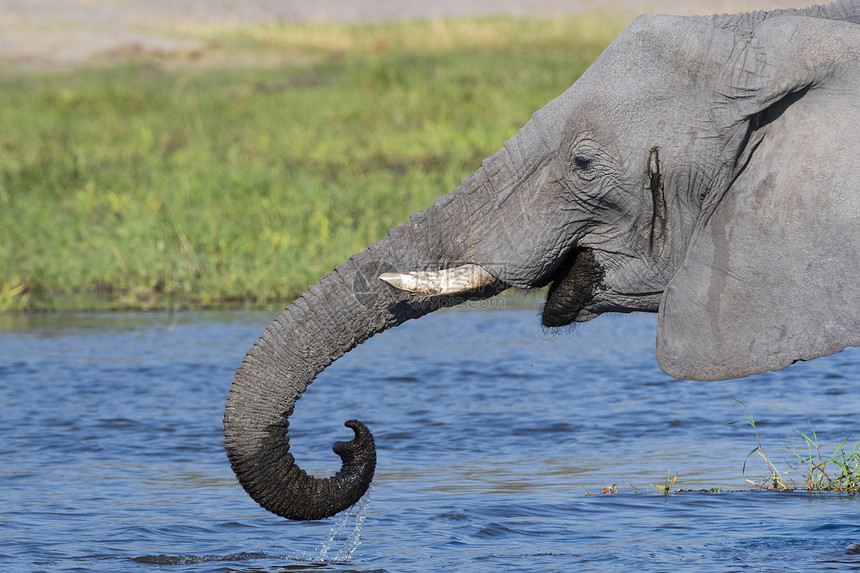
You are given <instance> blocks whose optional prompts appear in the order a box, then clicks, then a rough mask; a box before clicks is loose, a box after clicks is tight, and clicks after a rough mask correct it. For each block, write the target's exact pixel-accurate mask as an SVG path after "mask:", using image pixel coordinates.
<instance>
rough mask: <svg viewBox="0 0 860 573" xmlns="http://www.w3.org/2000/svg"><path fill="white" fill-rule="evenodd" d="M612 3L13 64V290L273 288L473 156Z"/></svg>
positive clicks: (407, 205) (604, 28) (525, 109)
mask: <svg viewBox="0 0 860 573" xmlns="http://www.w3.org/2000/svg"><path fill="white" fill-rule="evenodd" d="M620 27H621V24H620V23H619V22H617V21H612V20H608V19H605V18H600V17H595V16H588V17H578V18H568V19H563V20H555V21H552V22H550V21H540V20H529V21H524V20H517V19H510V18H501V19H483V20H464V21H449V22H436V23H430V22H424V23H421V22H413V23H400V24H384V25H373V26H370V25H362V26H357V25H356V26H342V25H341V26H335V25H313V26H310V25H304V26H255V27H252V28H241V29H226V28H224V29H216V28H213V27H211V26H210V27H198V28H186V29H182V30H174V31H173V32H174V33H176V34H178V35H182V36H183V37H193V38H196V39H202V40H203V41H204V43H205V45H206V46H207V47H206V48H205V49H203V50H199V51H193V52H189V53H159V52H155V53H146V52H142V53H141V52H138V51H135V50H134V49H130V50H129V51H128V53H125V54H121V55H120V56H121V59H116V58H114V59H106V60H105V61H103V62H101V63H99V64H97V65H96V64H94V65H91V66H88V67H86V68H77V69H73V70H70V69H63V70H57V69H55V70H32V69H30V70H22V69H12V68H10V67H8V66H6V67H4V68H0V125H2V130H0V229H2V234H0V268H2V269H3V272H2V276H0V311H7V312H8V311H17V310H93V309H96V310H101V309H117V308H123V309H126V308H128V309H132V308H133V309H161V308H184V307H194V308H198V307H219V306H231V305H243V306H268V305H273V306H282V305H283V304H285V303H286V302H288V301H289V300H290V299H291V298H292V297H294V296H295V295H297V294H299V293H300V292H301V291H303V290H304V289H305V288H306V287H307V286H308V285H309V284H311V283H313V282H315V281H316V280H317V279H318V278H319V277H320V276H322V275H324V274H326V273H327V272H328V271H330V270H331V268H332V267H333V266H334V265H335V264H337V263H339V262H341V261H343V260H344V259H345V258H346V257H348V256H349V255H350V254H351V253H353V252H356V251H360V250H362V249H363V248H364V247H365V246H366V245H367V243H368V242H372V241H374V240H377V239H379V238H381V237H383V236H384V235H385V232H386V230H387V229H388V228H389V227H392V226H395V225H398V224H401V223H402V222H404V221H405V220H406V218H407V217H408V215H409V213H410V212H412V211H415V210H418V209H421V208H423V207H425V206H427V205H428V204H430V203H431V202H432V200H433V198H434V197H435V196H436V195H439V194H441V193H444V192H446V191H448V190H449V189H451V188H453V187H455V186H456V185H457V184H458V183H459V180H460V179H461V178H462V177H465V176H466V175H468V174H470V173H471V172H472V171H474V170H475V169H476V168H477V167H479V166H480V162H481V160H482V159H483V158H484V157H485V156H487V155H488V154H490V153H492V152H493V151H495V150H496V149H498V148H499V147H500V146H501V144H502V143H503V142H504V140H505V139H507V138H509V137H511V136H512V135H513V134H514V133H515V132H516V130H517V129H518V128H519V127H521V126H522V125H523V124H524V123H525V122H526V121H527V120H528V119H529V118H530V117H531V114H532V113H533V112H534V111H535V110H537V109H538V108H540V107H541V106H542V105H543V104H545V103H546V102H547V101H549V100H550V99H552V98H553V97H555V96H556V95H558V94H559V93H561V91H563V90H564V89H565V88H566V87H567V86H569V85H570V84H571V83H572V82H573V81H574V80H575V79H576V78H577V77H578V76H579V74H581V73H582V72H583V70H584V69H585V67H586V66H587V65H588V64H589V63H590V62H591V61H592V60H593V59H594V58H595V57H596V56H597V55H598V54H599V53H600V52H601V51H602V49H603V48H604V47H605V45H606V44H607V43H608V42H609V41H610V40H611V38H612V37H614V35H615V34H616V33H617V32H618V30H619V29H620Z"/></svg>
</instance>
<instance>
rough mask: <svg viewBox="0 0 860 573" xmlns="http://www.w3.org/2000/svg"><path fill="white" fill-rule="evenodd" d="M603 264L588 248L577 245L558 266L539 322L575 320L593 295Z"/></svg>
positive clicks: (550, 324)
mask: <svg viewBox="0 0 860 573" xmlns="http://www.w3.org/2000/svg"><path fill="white" fill-rule="evenodd" d="M602 278H603V268H602V267H601V266H600V265H599V264H598V263H597V260H596V259H595V258H594V252H593V251H592V250H591V249H577V250H576V251H575V252H574V253H573V255H572V256H571V257H570V258H569V259H568V260H567V261H566V262H565V263H564V264H562V266H561V267H560V268H559V269H558V271H557V272H556V274H555V277H554V279H553V281H552V285H551V286H550V288H549V293H547V297H546V303H545V304H544V307H543V312H542V314H541V322H542V323H543V325H544V326H547V327H558V326H567V325H568V324H571V323H573V322H576V321H577V319H578V318H579V316H580V314H581V313H582V311H583V310H584V309H585V308H586V307H587V306H588V305H589V304H590V303H591V301H592V300H593V299H594V294H595V292H596V291H597V286H598V285H599V284H600V281H601V280H602Z"/></svg>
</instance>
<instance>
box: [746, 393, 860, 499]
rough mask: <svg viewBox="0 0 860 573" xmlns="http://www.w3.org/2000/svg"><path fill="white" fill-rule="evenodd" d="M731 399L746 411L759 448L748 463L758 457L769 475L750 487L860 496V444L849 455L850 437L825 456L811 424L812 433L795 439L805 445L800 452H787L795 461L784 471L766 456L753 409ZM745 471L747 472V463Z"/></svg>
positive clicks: (786, 466) (802, 433)
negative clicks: (851, 493) (857, 493)
mask: <svg viewBox="0 0 860 573" xmlns="http://www.w3.org/2000/svg"><path fill="white" fill-rule="evenodd" d="M731 399H732V400H734V401H735V402H737V403H738V404H740V405H741V406H743V407H744V409H745V410H746V412H747V417H748V418H749V425H750V426H751V427H752V429H753V433H754V434H755V438H756V443H757V445H756V447H755V448H753V450H752V451H750V453H749V454H747V459H749V457H750V456H752V455H753V454H757V455H758V457H759V458H760V459H761V460H762V461H763V462H764V464H765V467H766V468H767V475H765V476H764V477H762V478H760V479H758V480H756V481H754V480H747V482H748V483H750V484H752V485H754V486H756V487H757V488H760V489H766V490H772V491H798V490H805V491H834V492H860V442H858V443H857V445H855V446H854V447H853V448H851V449H849V450H847V451H846V449H845V448H846V445H847V444H848V440H849V439H850V438H851V435H850V434H849V435H848V436H846V437H845V439H844V440H842V441H841V442H840V443H839V445H837V446H836V447H835V448H834V449H833V453H831V454H830V455H825V454H823V453H822V447H821V445H820V444H819V442H818V436H817V435H816V433H815V430H814V429H813V427H812V424H811V423H810V424H809V429H810V431H809V432H808V433H805V432H800V431H797V433H798V434H799V435H797V436H792V437H791V438H792V439H793V440H798V441H802V442H803V445H802V447H801V449H800V451H797V450H796V449H792V448H787V449H788V450H789V451H790V452H791V454H792V456H793V457H792V458H791V459H790V460H787V461H785V462H784V463H785V468H783V470H782V471H780V470H779V469H777V466H776V465H775V464H774V463H773V461H771V459H770V458H769V457H768V456H767V455H766V454H765V451H764V447H763V446H762V443H761V439H760V437H759V434H758V430H757V429H756V425H755V420H754V419H753V417H752V413H751V412H750V410H749V408H747V406H746V404H744V403H743V402H740V401H739V400H736V399H735V398H731ZM743 471H744V472H746V462H744V467H743Z"/></svg>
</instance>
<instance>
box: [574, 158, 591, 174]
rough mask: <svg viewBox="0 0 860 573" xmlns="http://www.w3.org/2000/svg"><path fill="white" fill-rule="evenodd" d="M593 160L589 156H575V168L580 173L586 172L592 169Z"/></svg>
mask: <svg viewBox="0 0 860 573" xmlns="http://www.w3.org/2000/svg"><path fill="white" fill-rule="evenodd" d="M591 163H592V159H591V157H589V156H588V155H582V154H576V155H574V156H573V168H574V169H576V170H578V171H586V170H588V169H589V168H590V167H591Z"/></svg>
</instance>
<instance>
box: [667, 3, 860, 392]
mask: <svg viewBox="0 0 860 573" xmlns="http://www.w3.org/2000/svg"><path fill="white" fill-rule="evenodd" d="M749 49H752V50H754V51H755V53H754V54H752V57H749V56H750V54H747V55H746V56H747V57H745V58H742V59H743V60H745V62H746V63H745V66H749V65H751V64H750V62H757V63H756V64H755V65H757V66H760V69H764V70H766V71H765V73H764V74H759V75H757V76H756V77H758V78H759V79H757V80H756V82H757V83H758V84H759V85H757V86H755V89H754V90H750V89H748V88H749V87H750V86H749V85H747V86H743V87H745V88H747V89H745V90H737V91H739V92H740V91H745V92H746V94H745V95H744V96H743V97H739V98H738V101H736V102H734V103H732V104H729V105H734V106H735V107H734V110H735V112H736V113H737V121H736V125H741V124H742V121H743V120H745V121H746V125H747V126H748V127H747V128H746V135H745V137H744V138H743V139H744V141H745V142H746V143H745V144H744V145H743V146H742V147H743V149H741V150H740V151H739V153H738V155H737V161H738V167H737V168H736V171H735V172H734V173H735V176H734V179H733V182H732V183H731V185H729V186H728V187H727V189H726V191H725V193H724V194H723V195H722V196H721V197H719V198H717V199H715V200H714V201H713V202H712V203H711V204H710V205H708V204H707V200H706V208H705V209H704V210H703V214H702V217H701V220H700V221H699V223H698V225H697V227H696V229H695V230H694V232H693V235H692V237H691V239H690V244H689V247H688V250H687V253H686V257H685V259H684V262H683V263H682V265H681V267H680V269H679V270H678V272H677V273H676V275H675V276H674V277H673V278H672V280H671V281H670V282H669V284H668V286H667V288H666V290H665V291H664V293H663V298H662V301H661V304H660V311H659V323H658V330H657V360H658V363H659V365H660V367H661V368H662V369H663V370H664V371H665V372H667V373H668V374H670V375H672V376H675V377H678V378H691V379H698V380H719V379H726V378H739V377H743V376H747V375H749V374H757V373H762V372H765V371H768V370H779V369H781V368H784V367H786V366H788V365H790V364H792V363H793V362H795V361H798V360H809V359H812V358H815V357H818V356H824V355H828V354H832V353H834V352H839V351H840V350H842V349H844V348H846V347H847V346H856V345H860V145H858V141H860V111H858V105H857V102H858V101H860V65H858V62H860V27H858V26H855V25H853V24H846V23H842V22H832V21H824V20H813V19H809V18H778V19H775V20H773V21H766V22H765V23H763V24H762V25H761V26H759V28H758V29H757V30H756V32H755V36H754V37H753V38H752V41H750V42H749ZM744 71H748V68H745V70H744ZM732 75H733V76H734V77H735V78H740V77H743V76H744V75H745V74H737V73H735V74H732ZM746 75H747V76H748V77H751V76H749V74H746ZM735 87H737V86H731V89H728V90H726V92H727V93H731V92H733V91H735V90H734V88H735Z"/></svg>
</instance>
